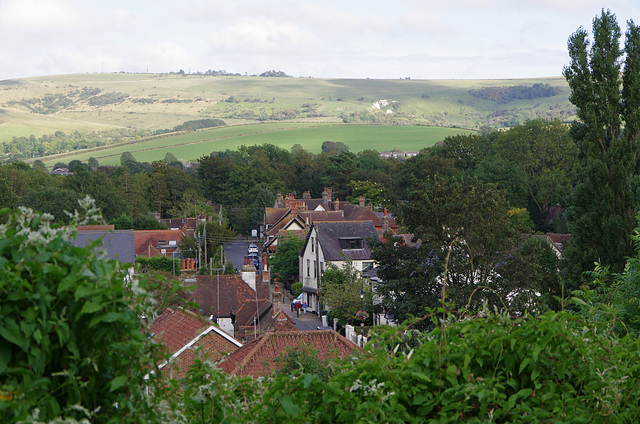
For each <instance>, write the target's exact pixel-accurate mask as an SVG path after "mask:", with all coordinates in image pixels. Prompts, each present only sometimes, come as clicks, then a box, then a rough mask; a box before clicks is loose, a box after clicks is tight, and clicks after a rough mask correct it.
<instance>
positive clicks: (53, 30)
mask: <svg viewBox="0 0 640 424" xmlns="http://www.w3.org/2000/svg"><path fill="white" fill-rule="evenodd" d="M0 25H1V26H2V27H4V28H5V29H8V30H9V31H15V30H18V31H19V32H20V33H22V34H25V35H52V34H65V33H67V34H68V33H71V32H76V31H77V30H78V28H83V27H84V25H83V21H82V19H81V16H80V13H79V11H78V10H77V9H76V8H75V7H73V6H72V5H71V4H69V3H68V2H65V1H63V0H9V1H5V2H3V3H1V4H0Z"/></svg>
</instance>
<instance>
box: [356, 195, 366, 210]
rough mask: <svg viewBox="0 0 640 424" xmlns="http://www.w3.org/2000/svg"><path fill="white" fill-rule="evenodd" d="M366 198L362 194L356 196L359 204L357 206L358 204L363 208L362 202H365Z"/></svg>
mask: <svg viewBox="0 0 640 424" xmlns="http://www.w3.org/2000/svg"><path fill="white" fill-rule="evenodd" d="M366 200H367V199H366V198H365V197H364V196H360V197H358V204H359V206H360V207H361V208H364V204H365V202H366Z"/></svg>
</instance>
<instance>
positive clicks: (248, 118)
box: [0, 73, 574, 163]
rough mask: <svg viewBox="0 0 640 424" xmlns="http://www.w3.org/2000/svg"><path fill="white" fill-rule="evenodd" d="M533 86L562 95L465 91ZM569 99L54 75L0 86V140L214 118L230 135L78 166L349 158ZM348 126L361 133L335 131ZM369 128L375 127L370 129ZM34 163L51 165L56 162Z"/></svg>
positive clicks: (333, 83) (142, 148)
mask: <svg viewBox="0 0 640 424" xmlns="http://www.w3.org/2000/svg"><path fill="white" fill-rule="evenodd" d="M533 84H548V85H550V86H552V87H558V88H559V93H558V94H556V95H554V96H552V97H545V98H536V99H529V100H513V101H510V102H507V103H498V102H495V101H488V100H483V99H480V98H478V97H474V96H473V95H472V94H471V93H470V90H480V89H482V88H491V87H513V86H528V87H530V86H532V85H533ZM568 96H569V89H568V86H567V83H566V81H565V80H564V79H563V78H561V77H557V78H540V79H527V80H410V79H398V80H371V79H322V78H268V77H251V76H204V75H179V74H126V73H112V74H76V75H59V76H47V77H35V78H25V79H16V80H6V81H0V143H2V142H9V141H11V140H12V138H13V137H29V136H31V135H33V136H35V137H37V138H38V137H41V136H43V135H50V134H53V133H55V132H56V131H62V132H64V133H66V134H76V132H78V133H79V134H80V135H79V136H80V137H82V134H88V133H90V132H93V133H94V134H100V133H102V132H103V131H107V130H113V129H127V130H131V129H133V130H138V131H139V132H141V131H146V132H147V133H151V132H155V131H158V130H167V129H172V128H174V127H175V126H177V125H180V124H182V123H184V122H186V121H191V120H197V119H203V118H218V119H222V120H224V121H225V122H226V123H227V124H228V127H226V128H219V129H214V130H210V131H203V132H197V133H194V134H189V135H181V136H176V137H170V138H163V139H160V140H158V139H156V140H150V141H144V142H136V143H135V144H127V145H125V146H122V145H119V146H113V147H112V148H109V149H100V150H96V151H88V150H86V151H82V152H80V153H77V155H75V154H74V156H73V158H81V159H83V160H84V159H86V158H88V157H90V156H94V157H96V158H99V159H102V160H101V162H103V161H104V163H107V162H109V163H116V162H117V160H116V159H114V158H117V157H119V155H120V154H121V152H122V151H132V152H133V153H134V155H135V156H136V158H137V159H138V160H140V161H148V160H155V159H161V158H163V157H164V155H165V154H166V152H168V151H171V152H172V153H173V154H174V155H175V156H176V157H179V158H181V159H184V160H189V159H195V158H197V157H199V156H201V155H203V154H209V153H210V152H211V151H215V150H225V149H235V148H237V147H238V146H240V145H243V144H244V145H252V144H261V143H272V144H275V145H278V146H281V147H283V148H287V149H289V148H290V147H291V146H292V145H293V144H301V145H303V147H305V148H306V149H308V150H310V151H313V152H318V151H319V149H320V145H321V144H322V142H323V141H326V140H331V141H342V142H344V143H346V144H348V145H349V146H350V148H351V150H352V151H354V152H357V151H361V150H363V149H366V148H372V149H376V150H379V151H383V150H390V149H392V148H397V149H399V150H419V149H420V148H422V147H424V146H426V145H430V144H433V143H434V142H436V141H439V140H441V139H442V138H444V136H445V135H447V134H449V133H456V132H459V130H457V129H452V128H464V129H467V130H470V131H475V130H478V129H479V128H480V127H483V126H489V127H493V128H502V127H509V126H513V125H517V124H519V123H524V122H526V121H527V120H529V119H534V118H542V119H550V118H557V119H562V120H570V119H572V118H573V114H574V108H573V106H572V105H571V104H570V103H569V100H568ZM260 122H263V123H262V124H259V123H260ZM264 122H267V124H265V123H264ZM269 122H270V123H269ZM345 122H346V123H352V124H360V125H362V126H357V127H349V126H344V125H340V124H343V123H345ZM247 124H251V125H247ZM372 124H375V125H377V126H373V127H371V125H372ZM269 125H273V126H272V127H269ZM426 127H432V128H430V129H427V128H426ZM267 128H273V130H267ZM445 128H449V129H445ZM172 146H173V147H172ZM67 157H70V156H67ZM41 159H42V160H43V161H45V162H46V163H51V162H52V161H56V160H57V159H58V158H57V157H52V158H41Z"/></svg>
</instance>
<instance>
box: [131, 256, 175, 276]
mask: <svg viewBox="0 0 640 424" xmlns="http://www.w3.org/2000/svg"><path fill="white" fill-rule="evenodd" d="M136 264H138V265H139V266H140V270H141V271H145V272H148V271H164V272H171V273H173V272H174V271H176V272H179V271H180V269H181V268H182V262H181V261H180V259H173V260H172V259H171V258H170V257H168V256H154V257H150V258H145V257H144V256H138V257H137V258H136Z"/></svg>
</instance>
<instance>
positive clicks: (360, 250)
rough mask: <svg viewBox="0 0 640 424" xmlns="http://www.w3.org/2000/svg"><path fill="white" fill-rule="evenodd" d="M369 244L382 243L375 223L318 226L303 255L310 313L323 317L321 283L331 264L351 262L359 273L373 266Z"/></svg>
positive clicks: (302, 277)
mask: <svg viewBox="0 0 640 424" xmlns="http://www.w3.org/2000/svg"><path fill="white" fill-rule="evenodd" d="M369 240H380V237H379V235H378V232H377V231H376V227H375V225H374V224H373V222H372V221H338V222H314V223H313V224H312V225H311V228H310V229H309V232H308V234H307V237H306V239H305V244H304V246H303V247H302V249H301V250H300V254H299V261H300V263H299V265H300V266H299V269H300V275H299V277H300V281H301V282H302V292H303V293H304V300H305V301H306V302H307V305H308V308H309V309H308V310H310V311H311V312H316V313H319V312H320V311H319V310H318V298H319V290H318V282H319V280H320V278H321V277H322V274H323V273H324V271H325V270H326V269H327V266H328V264H334V265H336V266H337V267H342V266H344V263H345V259H347V258H348V259H350V260H351V262H352V264H353V266H354V267H355V268H356V269H357V270H358V271H361V272H362V271H363V270H365V269H367V268H368V267H370V266H373V260H372V259H371V250H370V249H369Z"/></svg>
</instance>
